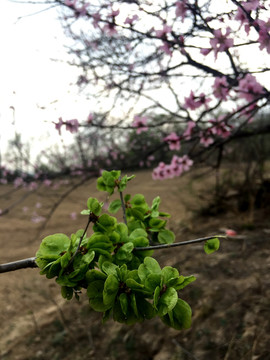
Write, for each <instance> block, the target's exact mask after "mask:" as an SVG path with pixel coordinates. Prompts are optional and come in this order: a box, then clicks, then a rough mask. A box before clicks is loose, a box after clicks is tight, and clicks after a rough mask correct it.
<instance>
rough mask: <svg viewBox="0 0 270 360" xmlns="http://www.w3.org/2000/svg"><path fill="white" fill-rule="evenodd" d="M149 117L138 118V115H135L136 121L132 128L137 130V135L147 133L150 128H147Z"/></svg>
mask: <svg viewBox="0 0 270 360" xmlns="http://www.w3.org/2000/svg"><path fill="white" fill-rule="evenodd" d="M146 124H147V117H145V116H138V115H135V116H134V120H133V122H132V126H133V127H134V128H136V129H137V130H136V133H137V134H140V133H142V132H143V131H147V130H148V127H147V125H146Z"/></svg>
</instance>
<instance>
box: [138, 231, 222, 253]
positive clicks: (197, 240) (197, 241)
mask: <svg viewBox="0 0 270 360" xmlns="http://www.w3.org/2000/svg"><path fill="white" fill-rule="evenodd" d="M214 238H218V239H220V238H222V239H226V238H227V236H226V235H213V236H207V237H203V238H198V239H194V240H187V241H181V242H177V243H173V244H161V245H154V246H145V247H135V248H134V249H133V250H139V251H142V250H161V249H167V248H171V247H176V246H182V245H190V244H195V243H199V242H203V241H206V240H210V239H214Z"/></svg>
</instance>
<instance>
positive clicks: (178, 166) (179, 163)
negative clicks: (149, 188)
mask: <svg viewBox="0 0 270 360" xmlns="http://www.w3.org/2000/svg"><path fill="white" fill-rule="evenodd" d="M192 165H193V160H191V159H190V158H189V157H188V156H187V155H184V156H182V157H179V156H177V155H174V156H173V158H172V161H171V163H170V164H165V163H164V162H160V163H159V165H158V167H156V168H155V169H154V170H153V173H152V178H153V180H165V179H172V178H174V177H176V176H180V175H182V174H183V172H185V171H188V170H189V169H190V167H191V166H192Z"/></svg>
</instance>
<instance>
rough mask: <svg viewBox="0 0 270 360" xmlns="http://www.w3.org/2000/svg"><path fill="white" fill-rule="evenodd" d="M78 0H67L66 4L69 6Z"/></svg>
mask: <svg viewBox="0 0 270 360" xmlns="http://www.w3.org/2000/svg"><path fill="white" fill-rule="evenodd" d="M76 2H77V0H65V5H67V6H75V5H76Z"/></svg>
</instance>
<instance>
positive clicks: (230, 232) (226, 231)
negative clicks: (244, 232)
mask: <svg viewBox="0 0 270 360" xmlns="http://www.w3.org/2000/svg"><path fill="white" fill-rule="evenodd" d="M225 234H226V235H227V236H237V232H236V231H235V230H232V229H226V230H225Z"/></svg>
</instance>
